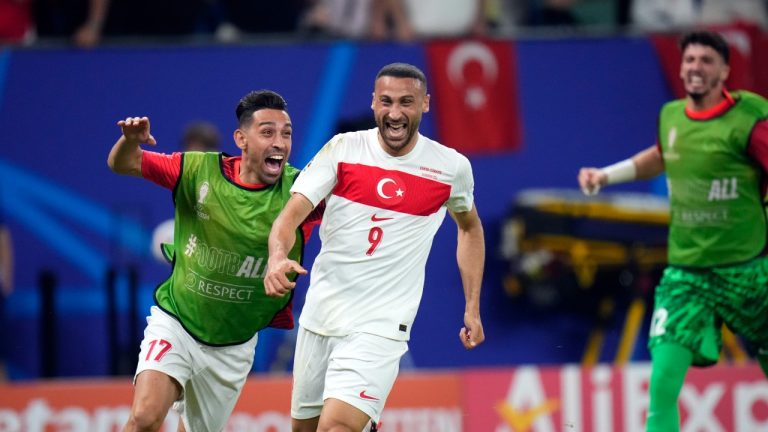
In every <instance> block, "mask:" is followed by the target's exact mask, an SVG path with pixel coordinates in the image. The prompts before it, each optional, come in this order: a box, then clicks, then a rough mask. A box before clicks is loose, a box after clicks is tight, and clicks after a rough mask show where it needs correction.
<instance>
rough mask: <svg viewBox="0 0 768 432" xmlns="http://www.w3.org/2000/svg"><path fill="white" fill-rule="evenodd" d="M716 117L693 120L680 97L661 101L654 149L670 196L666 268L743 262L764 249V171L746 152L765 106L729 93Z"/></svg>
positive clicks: (766, 112) (763, 102) (765, 112)
mask: <svg viewBox="0 0 768 432" xmlns="http://www.w3.org/2000/svg"><path fill="white" fill-rule="evenodd" d="M733 98H734V103H733V105H732V106H731V107H730V108H728V109H727V110H726V111H725V112H723V113H721V114H720V115H717V116H714V117H711V118H706V119H693V118H691V117H690V116H689V115H688V114H687V113H686V110H685V100H676V101H672V102H669V103H667V104H666V105H665V106H664V107H663V108H662V110H661V114H660V118H659V145H660V149H661V152H662V156H663V158H664V165H665V171H666V174H667V179H668V186H669V197H670V211H671V215H670V216H671V217H670V228H669V229H670V231H669V251H668V255H669V256H668V258H669V263H670V264H672V265H681V266H692V267H708V266H717V265H724V264H732V263H737V262H742V261H746V260H749V259H751V258H753V257H755V256H757V255H759V254H760V253H761V252H762V251H763V249H764V248H765V245H766V233H767V229H766V215H765V209H764V203H763V194H762V190H761V180H762V179H763V175H764V173H763V170H762V168H761V167H760V165H759V164H758V163H756V162H755V161H754V160H753V159H752V158H750V156H749V155H748V153H747V146H748V144H749V142H750V134H751V133H752V130H753V128H754V127H755V124H756V123H757V122H758V121H760V120H762V119H765V118H766V117H768V102H766V100H765V99H763V98H762V97H760V96H758V95H755V94H753V93H749V92H743V91H742V92H734V93H733Z"/></svg>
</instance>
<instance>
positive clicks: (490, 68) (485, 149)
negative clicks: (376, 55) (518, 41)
mask: <svg viewBox="0 0 768 432" xmlns="http://www.w3.org/2000/svg"><path fill="white" fill-rule="evenodd" d="M514 48H515V46H514V44H512V43H510V42H501V41H479V40H442V41H435V42H430V43H428V44H427V61H428V67H429V73H430V77H429V81H430V83H429V86H430V87H431V89H432V91H430V93H432V94H433V96H432V99H431V101H430V103H431V108H434V113H435V119H436V121H437V130H438V140H439V141H440V142H441V143H442V144H445V145H446V146H448V147H451V148H453V149H456V150H458V151H459V152H461V153H466V154H472V153H475V154H477V153H498V152H504V151H509V150H516V149H517V148H518V147H519V146H520V141H521V140H522V127H521V124H522V121H521V118H520V107H519V106H520V104H519V101H518V94H517V65H516V56H515V51H514Z"/></svg>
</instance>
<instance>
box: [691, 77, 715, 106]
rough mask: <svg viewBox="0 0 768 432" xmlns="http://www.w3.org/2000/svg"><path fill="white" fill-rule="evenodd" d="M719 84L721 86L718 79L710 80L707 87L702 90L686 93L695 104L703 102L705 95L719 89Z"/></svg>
mask: <svg viewBox="0 0 768 432" xmlns="http://www.w3.org/2000/svg"><path fill="white" fill-rule="evenodd" d="M720 84H721V81H720V78H719V77H715V78H712V80H711V81H710V82H709V83H708V85H707V86H706V87H705V88H704V89H703V90H700V91H686V93H687V94H688V96H689V97H690V98H691V99H693V100H694V101H695V102H701V101H702V100H704V98H705V97H706V96H707V95H709V94H711V93H712V92H713V91H715V90H716V89H717V88H720Z"/></svg>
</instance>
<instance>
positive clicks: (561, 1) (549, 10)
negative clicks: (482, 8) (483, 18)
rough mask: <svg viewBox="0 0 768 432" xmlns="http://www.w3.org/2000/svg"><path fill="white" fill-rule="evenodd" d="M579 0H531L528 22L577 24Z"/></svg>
mask: <svg viewBox="0 0 768 432" xmlns="http://www.w3.org/2000/svg"><path fill="white" fill-rule="evenodd" d="M672 1H674V0H672ZM577 2H578V0H531V1H529V14H528V24H529V25H532V26H572V25H577V24H579V20H578V19H577V18H576V15H575V14H574V13H573V7H574V6H575V4H576V3H577Z"/></svg>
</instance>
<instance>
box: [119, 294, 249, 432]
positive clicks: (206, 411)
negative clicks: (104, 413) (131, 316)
mask: <svg viewBox="0 0 768 432" xmlns="http://www.w3.org/2000/svg"><path fill="white" fill-rule="evenodd" d="M257 339H258V335H256V336H254V337H253V338H251V339H250V340H249V341H248V342H246V343H243V344H240V345H232V346H226V347H212V346H208V345H205V344H202V343H200V342H198V341H196V340H195V339H194V338H193V337H192V336H190V335H189V333H187V332H186V330H184V328H183V327H182V326H181V324H180V323H179V322H178V321H177V320H176V319H175V318H173V317H172V316H170V315H168V314H167V313H165V312H163V311H162V310H161V309H160V308H159V307H157V306H152V308H151V310H150V316H148V317H147V327H146V328H145V329H144V340H142V341H141V352H140V353H139V364H138V366H137V367H136V375H135V376H134V381H135V379H136V378H135V377H136V376H138V375H139V373H141V372H142V371H145V370H155V371H159V372H162V373H164V374H166V375H168V376H170V377H171V378H173V379H175V380H176V381H177V382H178V383H179V384H181V387H182V389H183V393H182V395H181V397H180V399H179V401H177V402H176V403H175V404H174V405H173V408H174V409H175V410H176V411H178V412H179V414H180V415H181V418H182V419H183V421H184V425H185V426H186V429H187V430H188V431H211V432H214V431H221V430H222V429H224V426H225V425H226V423H227V420H228V419H229V416H230V414H231V413H232V410H233V409H234V408H235V403H237V399H238V397H239V396H240V391H241V390H242V389H243V385H245V380H246V378H248V374H249V373H250V371H251V367H252V366H253V355H254V350H255V348H256V341H257Z"/></svg>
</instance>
